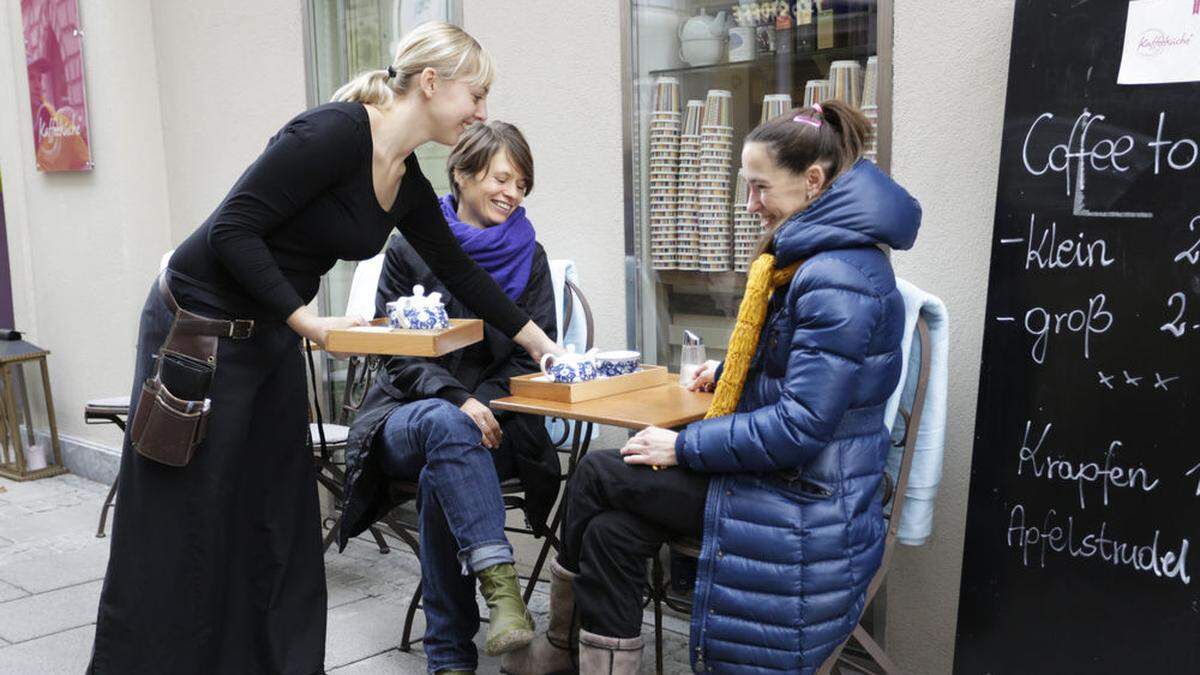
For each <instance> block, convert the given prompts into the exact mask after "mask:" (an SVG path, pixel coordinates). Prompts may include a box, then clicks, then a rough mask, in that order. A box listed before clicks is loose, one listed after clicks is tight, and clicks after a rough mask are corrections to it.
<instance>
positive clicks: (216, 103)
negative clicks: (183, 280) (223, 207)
mask: <svg viewBox="0 0 1200 675" xmlns="http://www.w3.org/2000/svg"><path fill="white" fill-rule="evenodd" d="M302 8H303V2H302V1H301V0H255V1H254V2H245V0H205V2H195V0H155V2H154V45H155V56H156V58H157V63H158V72H159V74H160V75H159V79H158V96H159V105H160V108H161V110H162V136H163V145H164V148H165V155H166V176H167V189H168V194H169V201H170V206H171V220H170V226H171V234H172V239H173V241H174V242H176V243H178V242H179V241H180V240H182V239H183V238H184V237H186V236H187V235H188V234H191V232H192V230H195V229H196V227H197V226H198V225H199V224H200V223H201V222H203V221H204V219H205V218H207V217H208V215H209V214H210V213H212V211H213V209H215V208H216V206H217V204H218V203H220V201H221V199H222V198H223V197H224V196H225V193H226V192H227V191H228V190H229V188H230V186H232V185H233V182H234V181H235V180H237V177H238V176H239V175H241V173H242V171H244V170H245V168H246V166H247V165H249V164H250V162H252V161H253V160H254V158H255V157H257V156H258V154H259V153H260V152H262V149H263V147H264V146H265V145H266V142H267V139H268V138H270V137H271V135H272V134H274V133H275V132H276V131H277V130H278V129H279V127H281V126H283V123H284V122H286V121H287V120H288V119H289V118H291V117H292V116H293V115H295V114H296V113H298V112H300V111H302V110H304V109H305V107H307V100H306V96H305V74H304V50H305V45H304V40H303V37H302V36H303V12H302Z"/></svg>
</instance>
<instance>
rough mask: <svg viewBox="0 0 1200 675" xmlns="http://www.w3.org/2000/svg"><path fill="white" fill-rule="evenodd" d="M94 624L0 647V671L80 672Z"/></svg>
mask: <svg viewBox="0 0 1200 675" xmlns="http://www.w3.org/2000/svg"><path fill="white" fill-rule="evenodd" d="M95 635H96V626H95V625H94V624H93V625H90V626H82V627H80V628H73V629H71V630H68V631H63V632H61V633H54V634H53V635H47V636H44V637H40V638H38V639H36V640H30V641H28V642H22V643H20V644H14V645H9V646H7V647H4V648H0V673H12V674H13V675H18V674H20V675H41V674H45V675H51V674H52V675H69V674H72V673H82V672H83V671H84V670H85V669H86V668H87V665H88V660H89V659H90V658H91V655H92V638H93V637H95Z"/></svg>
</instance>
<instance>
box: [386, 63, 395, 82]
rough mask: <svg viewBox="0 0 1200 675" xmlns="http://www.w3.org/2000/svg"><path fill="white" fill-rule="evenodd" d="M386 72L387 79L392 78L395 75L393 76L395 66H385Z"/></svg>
mask: <svg viewBox="0 0 1200 675" xmlns="http://www.w3.org/2000/svg"><path fill="white" fill-rule="evenodd" d="M387 73H388V79H389V80H390V79H392V78H393V77H395V76H396V69H395V68H393V67H392V66H388V67H387Z"/></svg>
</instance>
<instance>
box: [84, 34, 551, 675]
mask: <svg viewBox="0 0 1200 675" xmlns="http://www.w3.org/2000/svg"><path fill="white" fill-rule="evenodd" d="M492 79H493V64H492V60H491V58H490V57H489V56H488V54H487V53H486V52H485V51H484V50H483V49H482V48H481V47H480V46H479V44H478V43H477V42H476V41H475V40H474V39H473V38H471V36H469V35H467V34H466V33H465V32H463V31H462V30H461V29H459V28H456V27H454V26H451V25H448V24H443V23H430V24H425V25H423V26H420V27H418V28H417V29H415V30H414V31H413V32H411V33H410V34H408V35H407V36H406V37H405V38H404V40H403V41H402V42H401V44H400V46H399V48H398V50H397V53H396V56H395V59H394V60H393V62H392V64H391V65H390V66H389V67H388V68H386V69H383V70H378V71H372V72H368V73H365V74H363V75H360V76H359V77H357V78H356V79H354V80H353V81H351V82H350V83H348V84H347V85H345V86H344V87H342V88H341V89H340V90H338V92H337V93H336V94H335V96H334V101H333V102H331V103H328V104H325V105H321V106H318V107H316V108H313V109H311V110H308V111H305V112H303V113H301V114H300V115H298V116H296V117H295V118H294V119H292V120H291V121H289V122H288V123H287V124H286V125H284V127H283V128H282V129H281V130H280V131H279V132H278V133H277V134H276V135H275V136H274V137H273V138H271V139H270V141H269V142H268V144H267V147H266V149H265V150H264V151H263V153H262V154H261V155H260V156H259V157H258V159H257V160H255V161H254V163H253V164H251V165H250V167H249V168H248V169H247V170H246V171H245V173H243V174H242V176H241V177H240V178H239V179H238V181H237V182H236V183H235V184H234V186H233V188H232V189H231V190H230V192H229V194H228V195H227V196H226V197H225V199H224V200H223V201H222V202H221V204H220V205H219V206H218V207H217V209H216V210H215V211H214V212H213V214H212V215H211V216H210V217H209V218H208V220H206V221H205V222H204V224H202V225H201V226H200V227H199V228H198V229H197V230H196V231H195V232H194V233H193V234H192V235H191V236H190V237H188V238H187V239H186V240H185V241H184V242H183V243H182V244H181V245H180V246H179V248H178V249H177V250H176V252H175V254H174V256H173V257H172V258H171V261H170V265H169V267H168V271H167V273H166V277H165V279H166V283H165V284H164V285H163V288H164V289H167V290H169V291H170V292H169V293H165V292H163V291H162V290H160V286H159V284H158V283H156V284H155V285H154V286H153V287H152V289H151V291H150V295H149V297H148V298H147V300H146V304H145V307H144V309H143V311H142V315H141V324H140V330H139V337H138V350H137V361H136V364H135V378H134V390H133V391H134V394H135V395H134V397H133V399H132V400H133V401H134V402H135V406H136V402H137V399H138V396H137V394H138V393H139V392H141V390H142V383H143V381H145V380H146V379H147V377H151V376H153V375H154V373H155V372H156V364H155V358H154V357H155V354H156V352H157V351H158V350H159V348H160V347H161V346H162V345H163V344H164V341H166V340H167V335H168V332H169V331H170V330H171V327H172V323H173V322H174V319H175V312H174V308H173V307H172V303H173V302H177V303H178V306H179V307H181V308H182V309H183V310H186V311H188V312H192V313H194V314H196V315H200V316H202V317H204V318H206V319H210V320H211V322H210V323H205V324H203V325H193V326H191V327H190V328H188V329H187V330H195V331H197V336H198V337H202V338H215V339H216V342H215V344H216V346H217V349H216V351H217V354H216V359H215V360H216V363H217V366H216V368H215V370H214V371H213V372H212V374H211V384H209V385H208V386H207V391H205V392H201V393H200V394H199V395H197V394H195V393H193V395H192V396H191V397H188V398H195V399H208V401H209V402H210V405H211V412H210V414H209V416H208V420H207V433H206V436H205V438H204V440H203V441H202V442H201V443H200V444H199V445H198V446H197V447H196V448H195V450H194V455H193V456H192V458H191V460H190V461H189V462H188V463H187V464H186V465H185V466H168V465H167V464H163V463H160V462H157V461H154V460H152V459H148V458H147V457H145V456H143V455H142V454H139V452H138V451H137V450H135V449H134V448H133V446H132V445H131V442H130V439H129V436H128V435H127V437H126V442H125V447H124V453H123V457H122V461H121V496H120V501H119V504H118V505H117V509H116V515H115V521H114V528H113V529H114V531H113V537H112V549H111V554H110V558H109V565H108V572H107V575H106V577H105V582H104V589H103V592H102V595H101V599H100V608H99V616H98V619H97V626H96V639H95V645H94V648H93V654H92V662H91V664H90V667H89V672H92V673H98V674H105V675H108V674H118V673H119V674H120V675H133V674H137V673H154V674H155V675H158V674H162V673H197V674H199V673H205V674H208V673H239V674H250V673H287V674H297V675H309V674H311V673H320V672H322V671H323V659H324V651H325V611H326V593H325V573H324V564H323V559H322V548H321V532H320V524H319V521H320V517H319V512H318V504H317V489H316V482H315V476H314V469H313V466H312V458H311V457H310V455H309V451H308V450H307V447H306V445H307V443H306V442H307V434H308V419H307V398H306V395H305V375H304V366H303V360H302V352H301V349H300V338H301V337H305V338H308V339H310V340H313V341H314V342H316V343H317V344H320V345H324V343H325V338H326V336H327V335H328V333H329V331H330V330H333V329H337V328H343V327H347V326H351V325H354V324H356V323H359V322H360V321H361V320H360V319H351V318H346V317H320V316H317V315H316V314H314V313H313V312H312V311H311V310H310V309H309V308H308V303H309V302H311V301H312V299H313V298H314V297H315V296H316V293H317V289H318V287H319V284H320V278H321V275H323V274H324V273H325V272H327V271H328V270H329V269H330V268H331V267H332V266H333V264H334V263H335V262H337V261H338V260H363V259H366V258H369V257H371V256H374V255H375V254H377V253H378V252H379V251H380V250H381V249H382V248H383V246H384V243H385V242H386V240H387V238H388V234H389V232H390V231H391V230H392V228H397V229H399V230H400V231H401V232H402V233H403V234H404V236H405V238H406V239H407V240H408V242H409V243H410V244H412V246H413V247H414V248H415V249H416V250H417V252H418V253H419V254H420V255H421V257H422V258H423V259H424V260H425V261H426V262H427V263H428V264H429V266H430V267H431V268H432V270H433V271H434V273H435V274H436V275H437V276H438V278H440V279H441V280H442V281H443V282H444V283H445V284H446V286H447V287H448V288H449V289H450V290H451V292H453V293H454V295H455V296H457V297H459V298H462V299H463V300H464V302H465V303H466V304H467V305H469V308H470V309H471V310H472V311H473V312H475V313H476V314H477V315H479V316H480V317H482V318H483V319H484V320H486V321H487V322H488V323H489V324H491V325H493V326H495V327H496V328H498V329H500V330H501V331H502V332H503V333H504V334H505V335H507V336H509V337H511V338H513V339H514V340H515V341H516V342H517V343H518V344H520V345H521V346H523V347H524V348H525V349H526V350H527V351H528V352H529V353H530V354H532V355H533V356H534V357H535V358H540V356H541V355H542V354H544V353H547V352H553V351H557V350H558V349H557V347H555V346H554V344H553V342H552V341H551V340H550V339H549V338H548V337H547V336H546V334H545V333H544V332H543V331H542V330H541V329H540V328H539V327H538V326H537V325H536V324H535V323H534V322H532V321H530V320H529V317H528V316H526V315H525V313H524V312H522V311H521V310H519V309H518V308H517V307H516V305H515V304H514V303H513V302H512V301H511V300H510V299H509V297H508V296H507V295H506V294H505V293H504V291H502V290H501V289H500V288H499V287H498V286H497V285H496V283H495V282H494V281H493V279H492V277H491V276H490V275H489V274H488V273H487V272H485V271H483V270H481V269H480V268H479V267H478V266H477V265H476V264H475V263H474V262H472V261H471V259H470V258H469V257H467V255H466V254H465V253H464V252H463V250H462V248H461V247H460V245H459V243H458V240H457V239H456V238H455V237H454V235H453V234H452V233H451V232H450V230H449V228H448V227H447V225H446V222H445V219H444V217H443V215H442V213H441V208H440V206H439V204H438V200H437V195H436V194H435V193H434V191H433V188H432V187H431V186H430V184H429V181H428V180H426V179H425V177H424V176H423V175H422V173H421V168H420V166H419V165H418V163H417V158H416V156H415V155H414V154H413V151H414V150H415V149H416V148H417V147H418V146H420V145H422V144H423V143H426V142H428V141H436V142H438V143H442V144H445V145H453V144H454V143H455V142H456V141H457V140H458V138H459V136H460V135H461V134H462V133H463V131H464V130H465V129H466V128H467V127H468V126H469V125H471V124H473V123H475V122H478V121H482V120H484V119H485V118H486V116H487V108H486V99H487V95H488V89H489V87H490V86H491V82H492ZM214 326H216V327H218V328H219V331H217V330H213V327H214ZM177 328H179V327H177ZM220 331H227V332H222V333H221V335H220V336H219V337H217V336H216V335H215V333H216V332H220ZM136 416H137V411H136V410H132V411H131V419H133V418H135V417H136ZM132 429H133V425H131V430H132ZM143 449H144V448H143ZM510 581H511V584H512V585H513V586H514V588H515V586H516V578H515V577H514V578H513V579H511V580H510Z"/></svg>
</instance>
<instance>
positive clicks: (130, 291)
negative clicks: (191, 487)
mask: <svg viewBox="0 0 1200 675" xmlns="http://www.w3.org/2000/svg"><path fill="white" fill-rule="evenodd" d="M79 4H80V8H79V13H80V20H81V22H82V25H83V29H84V36H85V37H84V41H83V49H84V71H85V76H84V77H85V82H86V86H87V96H88V115H89V124H90V129H91V147H92V153H93V159H94V161H95V163H96V168H95V169H94V170H92V171H90V172H83V173H57V174H44V173H39V172H38V171H37V170H36V169H35V167H34V145H33V135H32V132H31V113H30V110H29V107H28V104H27V103H26V102H27V101H28V100H29V94H28V81H27V77H26V73H25V46H24V41H23V38H22V32H21V8H20V3H17V2H9V3H4V6H3V9H2V10H0V11H3V19H2V21H0V26H2V27H3V30H0V101H4V110H3V113H2V114H0V171H2V172H3V177H4V206H5V210H6V214H7V226H8V243H9V251H10V259H11V263H12V266H13V294H14V296H15V297H14V305H15V306H14V311H15V313H16V325H17V327H18V328H19V329H21V330H23V331H25V332H26V334H27V337H28V338H29V339H30V340H32V341H33V342H35V343H36V344H38V345H39V346H41V347H44V348H47V349H49V350H50V351H51V352H52V355H51V357H50V360H49V364H50V374H51V383H52V389H53V392H54V402H55V405H56V407H57V411H56V412H57V418H58V426H59V430H60V433H62V434H65V435H72V436H76V437H90V438H94V439H97V440H100V441H101V442H105V443H108V444H114V443H115V440H114V439H115V434H112V433H106V432H104V431H98V429H97V428H96V427H85V426H84V425H83V419H82V417H83V415H82V412H83V404H84V402H85V401H86V400H87V399H88V398H94V397H99V396H113V395H119V394H124V393H128V387H129V383H130V381H131V379H132V375H131V372H132V360H133V358H132V357H133V348H134V341H135V339H136V329H137V325H136V323H137V322H136V319H137V312H138V310H140V308H141V303H142V301H143V300H144V298H145V295H146V291H147V289H148V288H149V284H150V280H151V279H152V278H153V271H154V269H155V267H156V265H157V263H158V256H159V254H160V253H161V251H162V250H163V249H164V248H165V247H166V245H167V242H168V239H169V232H168V230H167V227H166V223H167V218H168V216H167V214H168V206H167V191H166V181H165V178H164V173H163V167H164V163H165V159H164V156H163V144H162V134H161V129H162V124H161V121H160V114H159V112H160V111H159V103H158V95H157V90H158V69H157V66H156V63H155V55H154V36H153V26H152V23H151V15H150V11H151V10H150V3H149V2H148V0H128V1H126V2H119V3H109V2H102V1H101V0H81V1H80V3H79Z"/></svg>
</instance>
